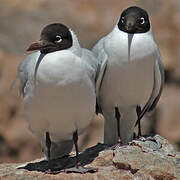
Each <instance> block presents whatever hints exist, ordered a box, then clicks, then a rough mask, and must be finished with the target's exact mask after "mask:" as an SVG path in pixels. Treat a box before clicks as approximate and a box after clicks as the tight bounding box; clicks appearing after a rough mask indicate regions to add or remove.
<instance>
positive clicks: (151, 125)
mask: <svg viewBox="0 0 180 180" xmlns="http://www.w3.org/2000/svg"><path fill="white" fill-rule="evenodd" d="M132 5H138V6H141V7H143V8H145V9H146V10H147V11H148V12H149V14H150V16H151V22H152V26H153V33H154V36H155V39H156V41H157V43H158V45H159V47H160V51H161V54H162V57H163V62H164V63H165V67H166V70H167V71H170V72H171V73H172V72H173V73H174V76H175V77H176V78H175V79H171V80H173V81H171V82H170V84H167V85H166V86H165V88H164V90H163V94H162V97H161V98H160V102H159V104H158V112H157V115H158V116H157V117H155V116H154V117H153V118H151V119H150V120H149V119H147V118H146V119H145V118H144V120H142V124H143V134H147V133H148V134H149V133H151V132H152V130H153V132H156V133H159V134H161V135H162V136H164V137H166V138H167V139H168V140H169V141H170V142H172V143H173V144H176V145H177V147H178V145H179V148H180V131H179V129H180V120H179V117H180V110H179V109H180V108H179V107H180V98H179V97H180V86H179V84H180V61H179V59H180V36H179V33H180V1H179V0H169V1H164V0H153V1H139V0H134V1H132V0H121V1H117V0H110V1H108V0H91V1H88V0H76V1H72V0H53V1H49V0H38V1H37V0H28V1H25V0H0V22H1V28H0V163H4V162H6V163H7V162H26V161H30V160H32V159H35V158H39V157H41V156H42V152H41V147H40V144H39V142H38V140H37V139H36V137H34V136H33V135H32V134H31V132H29V130H28V124H27V121H26V119H25V117H24V112H23V100H22V98H20V97H19V96H18V93H17V91H15V90H17V88H15V90H14V91H13V93H12V92H10V91H9V87H10V85H11V82H12V80H13V78H14V77H15V74H16V71H17V66H18V64H19V63H20V61H21V60H22V59H23V57H24V55H25V49H26V48H27V46H28V45H29V43H31V42H32V41H34V40H37V39H38V38H39V33H40V29H42V27H43V26H44V25H46V24H48V23H52V22H62V23H65V24H66V25H68V26H70V27H71V28H72V29H73V30H74V31H75V32H76V34H77V35H78V37H79V40H80V43H81V45H82V46H83V47H87V48H91V47H92V46H93V45H94V44H95V43H96V41H97V40H98V39H99V38H101V37H102V36H104V35H106V34H107V33H109V32H110V31H111V30H112V28H113V26H114V25H115V23H116V21H117V19H118V17H119V15H120V13H121V12H122V10H123V9H124V8H126V7H128V6H132ZM174 80H175V81H174ZM92 132H93V133H92ZM102 139H103V118H102V116H100V115H99V116H98V117H97V116H96V117H95V119H94V121H93V122H92V124H91V125H90V126H89V127H88V129H87V131H85V133H84V135H83V136H82V137H81V140H80V142H79V144H80V147H81V150H84V148H87V147H90V146H93V145H95V144H96V143H97V142H101V141H102ZM108 156H109V155H107V157H108ZM105 162H106V161H105Z"/></svg>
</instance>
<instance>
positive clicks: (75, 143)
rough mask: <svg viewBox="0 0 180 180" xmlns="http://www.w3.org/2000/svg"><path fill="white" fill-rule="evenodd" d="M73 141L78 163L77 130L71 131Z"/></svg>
mask: <svg viewBox="0 0 180 180" xmlns="http://www.w3.org/2000/svg"><path fill="white" fill-rule="evenodd" d="M73 142H74V145H75V150H76V161H77V165H80V162H79V149H78V132H77V130H76V131H75V132H74V133H73Z"/></svg>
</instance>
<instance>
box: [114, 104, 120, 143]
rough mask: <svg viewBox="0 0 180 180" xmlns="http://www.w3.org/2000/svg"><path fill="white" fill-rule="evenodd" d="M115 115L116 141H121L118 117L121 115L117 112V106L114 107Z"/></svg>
mask: <svg viewBox="0 0 180 180" xmlns="http://www.w3.org/2000/svg"><path fill="white" fill-rule="evenodd" d="M115 117H116V120H117V132H118V143H121V135H120V118H121V115H120V113H119V109H118V107H115Z"/></svg>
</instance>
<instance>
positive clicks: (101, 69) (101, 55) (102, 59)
mask: <svg viewBox="0 0 180 180" xmlns="http://www.w3.org/2000/svg"><path fill="white" fill-rule="evenodd" d="M92 51H93V53H94V54H95V55H96V57H97V61H98V70H97V73H96V98H97V101H96V114H98V113H102V111H101V107H100V104H99V91H100V88H101V84H102V81H103V77H104V74H105V71H106V66H107V59H108V56H107V54H106V52H105V50H104V46H103V39H101V40H100V41H99V42H98V43H97V44H96V45H95V47H94V48H93V49H92Z"/></svg>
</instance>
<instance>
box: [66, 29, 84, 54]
mask: <svg viewBox="0 0 180 180" xmlns="http://www.w3.org/2000/svg"><path fill="white" fill-rule="evenodd" d="M70 32H71V35H72V39H73V44H72V46H71V48H69V50H70V51H71V52H72V53H74V54H76V55H77V56H79V57H81V54H82V52H81V47H80V44H79V41H78V38H77V36H76V34H75V33H74V32H73V31H72V30H71V29H70Z"/></svg>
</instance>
